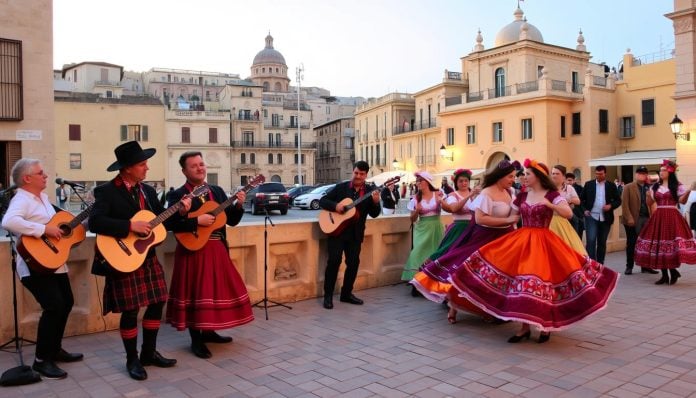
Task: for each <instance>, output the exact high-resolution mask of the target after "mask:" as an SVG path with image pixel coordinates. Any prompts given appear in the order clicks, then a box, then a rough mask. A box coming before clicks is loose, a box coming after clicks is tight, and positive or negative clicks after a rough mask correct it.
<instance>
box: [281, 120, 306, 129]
mask: <svg viewBox="0 0 696 398" xmlns="http://www.w3.org/2000/svg"><path fill="white" fill-rule="evenodd" d="M285 127H287V128H289V129H296V128H297V123H292V122H288V123H287V124H286V125H285ZM300 128H301V129H308V128H309V123H300Z"/></svg>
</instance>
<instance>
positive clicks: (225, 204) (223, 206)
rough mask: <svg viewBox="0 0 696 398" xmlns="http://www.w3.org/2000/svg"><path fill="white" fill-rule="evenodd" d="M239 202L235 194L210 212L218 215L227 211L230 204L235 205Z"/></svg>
mask: <svg viewBox="0 0 696 398" xmlns="http://www.w3.org/2000/svg"><path fill="white" fill-rule="evenodd" d="M236 204H237V198H236V197H235V196H231V197H229V198H228V199H227V200H226V201H224V202H222V203H220V205H219V206H218V207H216V208H215V209H213V211H211V212H210V214H212V215H214V216H217V215H218V214H220V213H222V212H223V211H225V209H226V208H228V207H230V206H234V205H236Z"/></svg>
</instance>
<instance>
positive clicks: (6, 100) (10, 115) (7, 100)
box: [0, 38, 24, 121]
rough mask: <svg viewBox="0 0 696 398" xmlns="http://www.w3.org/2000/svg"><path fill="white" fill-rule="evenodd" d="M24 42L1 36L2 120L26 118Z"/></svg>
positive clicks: (0, 103) (0, 114) (0, 92)
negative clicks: (23, 62) (23, 70)
mask: <svg viewBox="0 0 696 398" xmlns="http://www.w3.org/2000/svg"><path fill="white" fill-rule="evenodd" d="M22 68H23V67H22V42H21V41H18V40H9V39H2V38H0V98H2V100H0V120H7V121H20V120H24V98H23V91H24V87H23V81H22Z"/></svg>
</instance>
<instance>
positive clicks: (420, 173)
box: [414, 171, 437, 188]
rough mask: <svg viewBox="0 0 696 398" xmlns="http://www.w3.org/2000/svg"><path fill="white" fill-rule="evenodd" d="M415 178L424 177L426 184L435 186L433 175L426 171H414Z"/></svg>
mask: <svg viewBox="0 0 696 398" xmlns="http://www.w3.org/2000/svg"><path fill="white" fill-rule="evenodd" d="M414 174H415V176H416V178H418V177H420V178H422V179H424V180H425V181H428V184H430V186H431V187H433V188H437V187H436V186H435V184H434V182H433V176H432V175H431V174H430V173H428V172H427V171H416V172H415V173H414Z"/></svg>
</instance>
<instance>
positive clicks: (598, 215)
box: [590, 180, 607, 221]
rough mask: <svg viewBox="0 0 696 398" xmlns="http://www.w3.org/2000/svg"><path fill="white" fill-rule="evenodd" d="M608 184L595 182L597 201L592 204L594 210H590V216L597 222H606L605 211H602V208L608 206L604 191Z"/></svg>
mask: <svg viewBox="0 0 696 398" xmlns="http://www.w3.org/2000/svg"><path fill="white" fill-rule="evenodd" d="M606 183H607V181H606V180H604V181H602V182H599V181H597V180H595V186H596V188H595V200H594V203H593V204H592V210H590V215H591V216H592V218H594V219H595V220H597V221H604V210H602V207H604V205H605V204H607V200H606V194H605V190H604V187H605V184H606Z"/></svg>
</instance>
